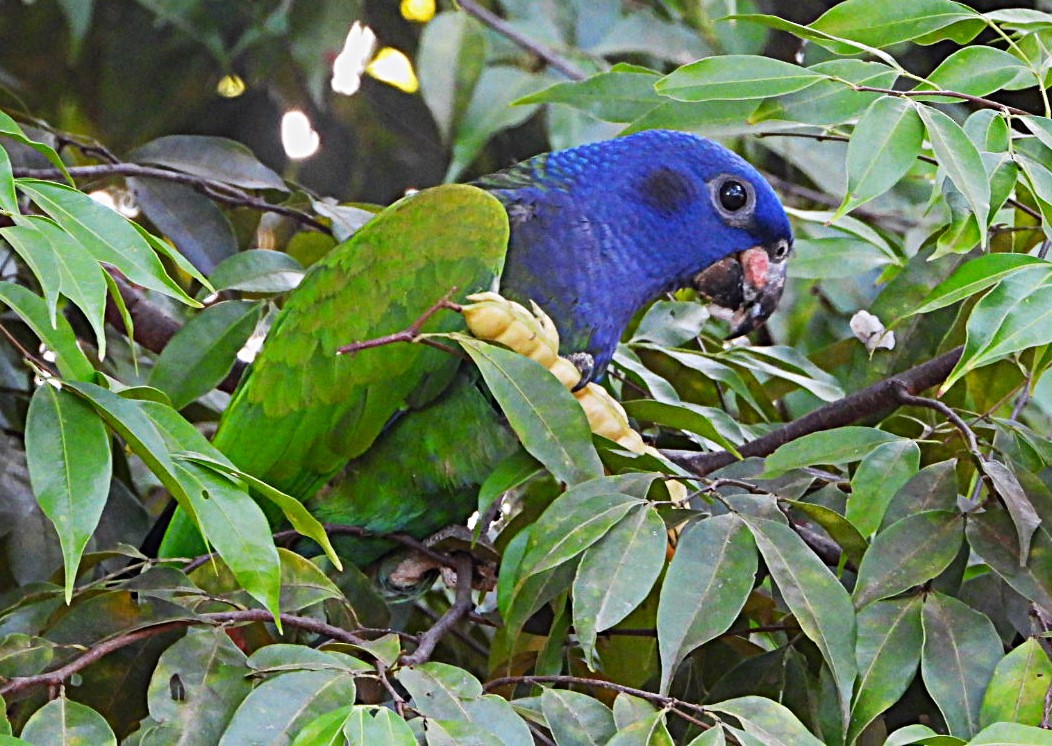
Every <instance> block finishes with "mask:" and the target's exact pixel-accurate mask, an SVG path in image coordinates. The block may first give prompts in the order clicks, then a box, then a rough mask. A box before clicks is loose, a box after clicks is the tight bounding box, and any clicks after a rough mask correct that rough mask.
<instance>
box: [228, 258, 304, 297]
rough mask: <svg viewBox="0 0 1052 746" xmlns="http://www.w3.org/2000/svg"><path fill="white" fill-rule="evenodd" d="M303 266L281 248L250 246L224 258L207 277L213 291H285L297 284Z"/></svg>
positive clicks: (301, 275) (301, 277)
mask: <svg viewBox="0 0 1052 746" xmlns="http://www.w3.org/2000/svg"><path fill="white" fill-rule="evenodd" d="M303 274H304V272H303V267H302V266H301V265H300V263H299V262H297V261H296V260H295V259H293V258H292V257H291V256H289V255H288V254H286V253H284V252H282V251H269V250H267V249H252V250H251V251H241V252H238V253H237V254H234V255H233V256H231V257H228V258H226V259H224V260H223V261H222V262H220V264H219V266H218V267H216V268H215V269H214V270H213V271H212V274H211V275H209V278H208V279H209V280H210V281H211V282H212V286H213V287H214V288H215V289H216V291H220V290H243V291H245V292H249V293H284V292H287V291H289V290H292V289H293V288H294V287H296V286H297V285H299V283H300V280H302V279H303Z"/></svg>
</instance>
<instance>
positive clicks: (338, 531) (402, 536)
mask: <svg viewBox="0 0 1052 746" xmlns="http://www.w3.org/2000/svg"><path fill="white" fill-rule="evenodd" d="M322 526H323V527H324V529H325V533H326V534H328V535H329V536H357V537H360V538H364V539H387V540H389V541H392V542H394V543H395V544H401V545H402V546H404V547H406V548H408V549H412V550H413V551H414V552H417V553H419V554H422V555H424V556H425V557H427V558H428V559H430V560H432V561H433V562H435V563H436V564H439V565H442V566H443V567H448V568H450V569H452V570H455V569H457V564H456V562H455V561H454V560H453V559H452V558H451V557H449V556H448V555H445V554H443V553H442V552H436V551H435V550H434V549H432V548H431V547H429V546H426V545H425V544H424V543H423V542H421V541H420V540H419V539H417V538H415V537H413V536H410V535H409V534H406V533H402V532H400V531H396V532H394V533H391V534H384V533H378V532H376V531H371V530H370V529H367V528H365V527H364V526H345V525H343V524H340V523H324V524H322ZM302 538H304V537H303V534H301V533H300V532H299V531H296V530H295V529H288V530H286V531H278V532H277V533H275V534H274V542H275V543H283V542H287V541H293V540H295V539H302ZM211 556H212V555H205V556H204V557H203V558H202V557H198V558H196V559H195V560H194V562H200V561H201V560H202V559H204V561H207V560H208V558H209V557H211ZM184 572H187V570H184Z"/></svg>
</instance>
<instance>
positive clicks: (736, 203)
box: [160, 130, 793, 566]
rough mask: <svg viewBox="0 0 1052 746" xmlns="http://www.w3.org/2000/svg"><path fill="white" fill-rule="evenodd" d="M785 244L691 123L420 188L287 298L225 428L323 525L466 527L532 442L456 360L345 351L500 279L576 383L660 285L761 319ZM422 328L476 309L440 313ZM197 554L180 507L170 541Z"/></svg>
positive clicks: (248, 462) (777, 217)
mask: <svg viewBox="0 0 1052 746" xmlns="http://www.w3.org/2000/svg"><path fill="white" fill-rule="evenodd" d="M421 225H422V226H424V227H425V228H426V230H417V229H415V228H413V226H421ZM792 245H793V236H792V231H791V228H790V224H789V220H788V218H787V216H786V213H785V210H784V208H783V207H782V204H781V202H780V201H779V199H778V196H777V195H776V193H775V191H774V190H773V189H772V187H771V186H770V184H769V183H768V182H767V181H766V180H765V179H764V178H763V176H762V175H761V174H760V173H759V172H758V171H757V170H756V169H755V168H753V167H752V166H751V165H750V164H749V163H748V162H746V161H745V160H744V159H743V158H741V157H740V156H738V155H737V154H735V153H734V152H733V151H731V150H729V149H727V148H725V147H724V146H722V145H720V144H718V143H716V142H715V141H713V140H709V139H706V138H704V137H701V136H698V135H694V134H690V133H685V132H677V131H669V130H647V131H643V132H639V133H636V134H631V135H626V136H623V137H620V138H617V139H613V140H607V141H601V142H596V143H589V144H585V145H580V146H577V147H573V148H569V149H565V150H558V151H553V152H550V153H545V154H542V155H538V156H535V157H533V158H530V159H528V160H525V161H523V162H521V163H519V164H517V165H514V166H511V167H509V168H507V169H505V170H503V171H499V172H497V173H495V174H492V175H489V176H485V177H481V178H479V179H477V180H476V181H474V182H473V183H472V184H471V185H445V186H442V187H436V188H433V189H429V190H422V191H420V192H418V193H415V194H412V195H409V196H407V197H404V198H403V199H402V200H400V201H399V202H396V203H395V204H394V205H392V206H391V207H389V208H387V209H386V210H384V211H383V212H381V213H380V214H379V215H377V216H376V217H374V218H373V219H372V220H371V221H369V222H368V223H366V225H365V226H364V227H362V228H361V229H359V231H358V232H357V233H355V234H354V235H353V236H351V237H350V238H349V239H348V240H346V241H345V242H343V243H341V244H339V245H337V246H336V247H334V248H333V249H331V250H330V251H329V252H328V253H327V254H326V255H325V256H324V257H323V258H322V259H321V260H319V261H318V262H316V263H315V264H314V265H313V266H312V267H311V268H310V270H309V271H308V272H307V274H306V275H305V276H304V278H303V280H302V281H301V283H300V284H299V285H298V287H297V288H295V289H294V290H293V291H291V292H290V294H289V296H288V297H287V299H286V302H285V304H284V306H283V308H282V310H281V311H280V312H279V313H278V315H277V316H276V319H275V321H274V323H273V324H272V326H271V328H270V330H269V332H268V333H267V336H266V339H265V341H264V344H263V346H262V349H261V350H260V352H259V354H258V356H257V357H256V359H255V361H254V362H253V363H252V365H251V366H250V367H249V368H248V370H247V372H246V374H245V376H244V377H243V379H242V381H241V382H240V384H239V386H238V388H237V389H236V391H235V392H234V394H233V396H232V398H231V400H230V403H229V405H228V407H227V408H226V410H225V412H224V413H223V415H222V417H221V420H220V423H219V426H218V430H217V432H216V434H215V437H214V440H213V442H214V444H215V446H216V447H217V448H218V449H219V450H220V451H222V452H223V453H224V454H225V455H226V456H227V457H228V458H229V459H230V460H231V461H232V462H233V463H234V464H235V465H236V466H237V467H238V468H239V469H241V470H243V471H245V472H247V473H249V474H251V475H253V476H255V477H257V478H259V479H261V480H263V481H264V482H267V483H268V484H270V485H272V486H273V487H276V488H277V489H279V490H282V491H284V492H286V493H288V494H290V495H292V496H293V497H295V498H296V499H298V500H300V501H301V502H303V503H304V504H305V505H306V506H307V507H308V509H309V510H310V511H311V513H312V514H314V516H315V517H316V518H318V519H319V520H322V521H326V522H330V523H338V524H345V525H355V526H362V527H364V528H367V529H369V530H371V531H373V532H375V533H377V534H387V533H392V532H405V533H408V534H410V535H412V536H414V537H417V538H423V537H425V536H429V535H431V534H432V533H434V532H435V531H438V530H439V529H442V528H444V527H446V526H449V525H454V524H457V523H463V522H464V521H465V520H466V519H467V518H468V517H469V516H470V514H471V513H472V512H473V511H474V509H475V507H476V502H477V493H478V489H479V486H480V485H481V484H482V482H483V481H484V480H485V479H486V477H487V476H489V474H490V473H492V472H493V470H494V468H495V467H496V466H497V464H499V463H500V462H501V461H502V460H503V459H505V458H507V457H509V456H510V455H511V454H514V453H515V452H516V450H517V449H518V448H519V447H520V446H519V444H518V442H517V440H516V438H515V437H514V435H513V433H512V431H511V429H510V427H509V426H508V424H507V423H506V421H505V420H504V418H503V416H502V415H501V413H500V412H499V411H498V409H497V408H496V406H495V404H494V403H493V401H492V400H491V398H490V397H489V396H488V395H487V391H486V389H485V385H484V384H483V383H482V381H481V378H480V376H479V375H478V373H477V371H475V370H474V369H473V368H472V366H471V365H470V364H469V363H467V362H466V361H465V360H464V359H462V358H460V357H458V356H456V355H452V354H449V352H448V351H443V350H440V349H435V348H434V347H430V346H427V345H422V344H410V343H404V342H402V343H393V344H385V345H382V346H377V347H374V348H371V349H363V350H361V351H359V352H356V353H355V354H353V355H342V356H341V355H337V354H336V351H337V350H338V349H339V348H340V347H341V346H344V345H346V344H348V343H349V342H353V341H356V340H365V339H374V338H380V337H383V336H384V335H389V334H394V333H397V332H399V331H402V330H404V329H406V328H407V327H409V326H410V325H412V324H414V323H417V322H419V321H420V320H421V318H422V317H423V316H424V315H425V314H426V312H427V311H428V309H429V308H431V307H432V306H433V305H434V304H435V302H436V301H438V300H439V299H441V298H443V297H449V298H450V299H451V300H454V301H462V300H463V299H464V298H466V297H467V296H468V295H470V294H472V293H477V292H480V291H486V290H493V289H497V290H498V291H499V292H500V294H501V295H502V296H504V297H506V298H508V299H510V300H514V301H517V302H519V303H522V304H529V303H530V302H533V303H536V304H537V306H539V307H540V309H542V310H543V311H544V312H545V313H547V314H548V316H550V317H551V319H552V320H553V322H554V324H555V327H556V329H557V331H558V333H559V338H560V350H559V351H560V354H561V355H564V356H569V357H570V359H571V360H572V361H573V362H574V364H575V365H576V366H577V367H578V368H579V369H580V370H581V373H582V377H581V384H579V385H584V384H586V383H588V382H589V381H600V380H602V378H603V377H604V374H605V372H606V370H607V368H608V367H609V365H610V363H611V360H612V358H613V355H614V352H615V350H616V347H617V345H618V343H619V342H620V340H621V338H622V335H623V334H624V333H625V331H626V328H627V327H628V326H629V324H630V322H631V320H632V318H633V316H634V315H635V314H636V313H637V312H638V311H639V310H640V309H641V308H643V307H644V306H645V305H646V304H647V303H649V302H650V301H652V300H653V299H655V298H656V297H659V296H660V295H661V294H662V293H665V292H668V291H672V290H676V289H679V288H685V287H693V288H695V289H696V290H698V292H699V294H700V295H702V296H703V297H705V298H707V299H709V300H711V301H713V302H714V303H716V304H718V305H720V306H723V307H725V308H726V309H727V310H728V315H727V318H728V319H729V320H730V321H731V325H732V332H731V333H732V335H740V334H744V333H746V332H748V331H750V330H751V329H753V328H755V327H756V326H758V325H760V324H762V323H763V322H764V321H765V320H766V318H767V316H768V315H769V314H770V313H771V312H772V311H773V309H774V307H775V305H776V304H777V302H778V299H779V297H780V296H781V293H782V288H783V285H784V281H785V272H786V260H787V259H788V257H789V256H790V254H791V251H792ZM421 328H422V330H423V331H425V332H451V331H458V330H462V329H463V328H464V321H463V319H462V318H461V316H460V315H459V314H456V313H452V312H449V311H445V312H439V313H435V314H433V315H431V316H429V317H427V319H426V323H424V324H423V325H422V327H421ZM272 517H273V516H272ZM385 547H386V550H387V551H389V549H390V544H389V543H388V542H385V541H382V540H380V539H372V538H361V539H357V538H355V539H352V540H351V541H350V544H341V545H340V554H341V556H343V557H344V558H345V559H349V560H350V561H352V562H354V563H355V564H357V565H360V566H361V565H364V564H366V563H368V562H371V561H373V560H375V559H377V558H378V557H380V556H381V555H383V554H384V552H385ZM203 549H204V545H203V543H202V539H201V537H200V534H199V533H198V531H197V528H196V527H195V526H194V525H193V523H192V522H191V520H190V519H189V518H188V517H187V515H186V514H185V513H183V512H182V511H181V510H180V511H178V512H177V513H176V516H175V520H173V521H172V523H171V525H170V526H169V528H168V530H167V533H166V534H165V537H164V540H163V542H162V545H161V551H160V555H161V556H162V557H178V556H192V555H194V554H198V553H200V552H201V551H203Z"/></svg>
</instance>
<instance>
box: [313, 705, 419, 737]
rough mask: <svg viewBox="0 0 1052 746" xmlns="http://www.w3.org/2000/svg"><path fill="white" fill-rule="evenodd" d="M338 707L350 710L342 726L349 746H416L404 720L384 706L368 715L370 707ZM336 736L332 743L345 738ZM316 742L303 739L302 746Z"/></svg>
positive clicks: (337, 734)
mask: <svg viewBox="0 0 1052 746" xmlns="http://www.w3.org/2000/svg"><path fill="white" fill-rule="evenodd" d="M340 709H341V710H344V709H348V710H349V716H346V717H345V719H346V722H345V723H344V724H343V727H342V729H341V731H342V735H344V736H346V739H347V742H348V746H373V744H382V745H383V746H416V738H415V737H414V736H413V731H412V729H411V728H410V727H409V725H408V724H407V723H406V721H405V720H403V719H402V718H401V717H399V716H398V715H397V713H395V712H393V711H391V710H388V709H387V708H385V707H379V708H377V709H376V711H375V712H374V713H371V714H370V709H371V708H368V707H363V706H360V705H358V706H354V707H351V708H340ZM315 722H317V721H315ZM300 735H301V736H302V734H300ZM335 735H336V736H337V738H336V739H335V740H333V741H332V744H333V746H343V744H344V740H343V739H340V738H339V736H340V733H336V734H335ZM299 743H300V737H297V739H296V741H295V743H294V744H293V746H296V744H299ZM318 743H319V742H318V741H316V740H315V741H308V740H304V741H303V743H302V746H316V745H317V744H318Z"/></svg>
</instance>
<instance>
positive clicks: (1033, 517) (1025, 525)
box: [980, 459, 1041, 565]
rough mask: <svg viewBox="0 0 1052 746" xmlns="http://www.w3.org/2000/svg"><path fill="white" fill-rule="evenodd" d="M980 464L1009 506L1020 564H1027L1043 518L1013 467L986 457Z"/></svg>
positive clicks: (1003, 500)
mask: <svg viewBox="0 0 1052 746" xmlns="http://www.w3.org/2000/svg"><path fill="white" fill-rule="evenodd" d="M980 466H981V468H982V470H983V473H985V474H986V476H987V477H989V478H990V482H991V483H992V485H993V489H994V492H996V493H997V494H998V495H999V496H1000V498H1001V501H1002V502H1003V503H1004V504H1005V507H1006V508H1008V514H1009V515H1010V516H1011V517H1012V523H1013V524H1015V530H1016V538H1017V539H1018V540H1019V564H1020V565H1025V564H1026V561H1027V558H1028V557H1029V556H1030V540H1031V538H1032V537H1033V535H1034V532H1035V531H1037V529H1038V527H1039V526H1040V525H1041V518H1040V516H1038V514H1037V510H1036V509H1035V507H1034V505H1033V504H1032V503H1031V502H1030V498H1029V497H1027V494H1026V492H1025V491H1024V490H1023V486H1022V485H1021V484H1019V479H1018V478H1017V477H1016V475H1015V473H1014V472H1013V471H1012V470H1011V469H1009V468H1008V467H1007V466H1005V465H1004V464H1002V463H1001V462H1000V461H994V460H993V459H984V460H983V461H982V462H981V463H980Z"/></svg>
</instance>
